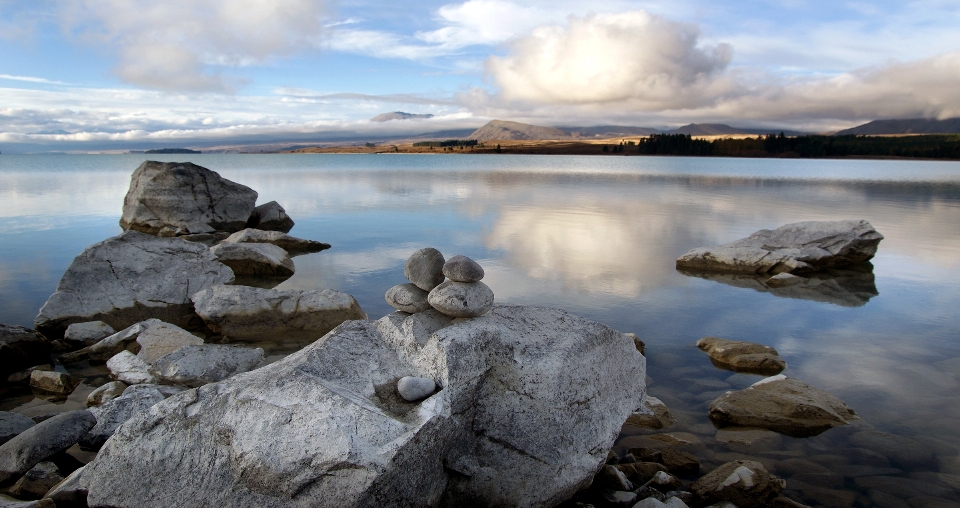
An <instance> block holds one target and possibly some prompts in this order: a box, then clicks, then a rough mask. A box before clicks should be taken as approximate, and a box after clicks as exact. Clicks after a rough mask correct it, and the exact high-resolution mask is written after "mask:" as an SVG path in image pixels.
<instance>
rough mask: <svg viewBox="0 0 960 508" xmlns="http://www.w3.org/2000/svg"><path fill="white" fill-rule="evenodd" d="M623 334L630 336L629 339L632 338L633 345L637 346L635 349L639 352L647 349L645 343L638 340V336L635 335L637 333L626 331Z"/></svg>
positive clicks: (641, 352)
mask: <svg viewBox="0 0 960 508" xmlns="http://www.w3.org/2000/svg"><path fill="white" fill-rule="evenodd" d="M624 335H626V336H627V337H630V340H632V341H633V343H634V345H635V346H637V351H640V354H643V352H644V351H645V350H646V349H647V345H646V344H644V343H643V341H642V340H640V337H637V334H635V333H630V332H627V333H625V334H624Z"/></svg>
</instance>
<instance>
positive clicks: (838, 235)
mask: <svg viewBox="0 0 960 508" xmlns="http://www.w3.org/2000/svg"><path fill="white" fill-rule="evenodd" d="M882 239H883V235H881V234H880V233H878V232H877V230H875V229H874V228H873V226H871V225H870V223H869V222H867V221H865V220H843V221H834V222H798V223H795V224H787V225H785V226H781V227H779V228H777V229H774V230H768V229H763V230H760V231H757V232H756V233H754V234H752V235H750V236H748V237H747V238H743V239H741V240H737V241H735V242H731V243H727V244H724V245H720V246H717V247H701V248H697V249H693V250H691V251H690V252H687V253H686V254H684V255H683V256H681V257H680V258H678V259H677V267H678V268H687V269H700V270H716V271H729V272H744V273H769V274H771V275H775V274H778V273H793V274H803V273H808V272H813V271H817V270H823V269H827V268H839V267H843V266H849V265H855V264H859V263H863V262H866V261H869V260H870V259H871V258H872V257H873V255H874V254H875V253H876V252H877V245H878V244H879V243H880V240H882Z"/></svg>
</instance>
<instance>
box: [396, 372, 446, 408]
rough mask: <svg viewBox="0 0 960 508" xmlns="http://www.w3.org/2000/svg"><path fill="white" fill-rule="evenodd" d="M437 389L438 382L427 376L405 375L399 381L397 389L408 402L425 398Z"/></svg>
mask: <svg viewBox="0 0 960 508" xmlns="http://www.w3.org/2000/svg"><path fill="white" fill-rule="evenodd" d="M436 389H437V384H436V383H435V382H433V380H432V379H427V378H425V377H415V376H404V377H402V378H400V380H399V381H397V391H398V392H399V393H400V396H401V397H403V400H406V401H408V402H414V401H418V400H420V399H425V398H427V397H429V396H430V395H431V394H432V393H433V391H434V390H436Z"/></svg>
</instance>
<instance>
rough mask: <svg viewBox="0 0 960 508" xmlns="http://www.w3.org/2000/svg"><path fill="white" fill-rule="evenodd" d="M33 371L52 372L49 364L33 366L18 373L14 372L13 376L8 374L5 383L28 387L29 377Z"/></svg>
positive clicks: (51, 366)
mask: <svg viewBox="0 0 960 508" xmlns="http://www.w3.org/2000/svg"><path fill="white" fill-rule="evenodd" d="M35 370H46V371H52V370H53V365H50V364H43V365H34V366H33V367H29V368H26V369H23V370H21V371H20V372H14V373H13V374H10V375H9V376H7V383H8V384H11V385H19V384H26V385H29V384H30V376H32V375H33V371H35Z"/></svg>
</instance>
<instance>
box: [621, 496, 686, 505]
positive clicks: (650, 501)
mask: <svg viewBox="0 0 960 508" xmlns="http://www.w3.org/2000/svg"><path fill="white" fill-rule="evenodd" d="M633 508H688V506H687V503H684V502H683V500H682V499H679V498H676V497H671V498H667V499H666V500H665V501H660V500H658V499H656V498H653V497H648V498H646V499H644V500H642V501H640V502H639V503H637V504H635V505H633Z"/></svg>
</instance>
